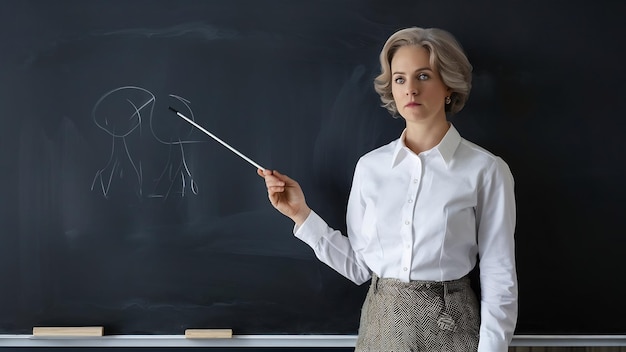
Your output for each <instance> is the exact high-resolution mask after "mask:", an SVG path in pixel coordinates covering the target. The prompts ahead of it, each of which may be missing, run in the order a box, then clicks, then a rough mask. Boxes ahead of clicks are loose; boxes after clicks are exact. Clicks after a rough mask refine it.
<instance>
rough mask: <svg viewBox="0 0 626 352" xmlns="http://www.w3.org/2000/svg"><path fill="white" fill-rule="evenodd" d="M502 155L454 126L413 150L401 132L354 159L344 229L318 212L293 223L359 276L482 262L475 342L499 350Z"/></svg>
mask: <svg viewBox="0 0 626 352" xmlns="http://www.w3.org/2000/svg"><path fill="white" fill-rule="evenodd" d="M513 188H514V185H513V176H512V175H511V172H510V170H509V167H508V166H507V164H506V163H505V162H504V161H503V160H502V159H500V158H499V157H497V156H494V155H493V154H491V153H489V152H488V151H486V150H485V149H483V148H481V147H479V146H477V145H475V144H473V143H471V142H468V141H467V140H465V139H463V138H462V137H461V136H460V135H459V133H458V131H457V130H456V129H455V128H454V126H452V125H450V128H449V130H448V132H447V133H446V135H445V136H444V138H443V139H442V140H441V142H440V143H439V144H438V145H437V146H435V147H434V148H432V149H430V150H428V151H424V152H422V153H420V154H417V155H416V154H415V153H413V152H412V151H411V150H410V149H408V148H407V147H406V145H405V144H404V132H403V134H402V136H400V138H399V139H397V140H395V141H393V142H391V143H390V144H387V145H385V146H382V147H380V148H378V149H376V150H373V151H371V152H369V153H367V154H366V155H364V156H363V157H361V159H360V160H359V161H358V163H357V165H356V169H355V172H354V179H353V183H352V188H351V192H350V198H349V200H348V210H347V216H346V221H347V230H348V236H347V237H346V236H343V235H342V234H341V233H340V232H339V231H336V230H333V229H332V228H330V227H329V226H328V225H327V224H326V222H324V220H322V219H321V218H320V217H319V216H318V215H317V214H316V213H315V212H311V215H309V217H308V218H307V219H306V221H305V222H304V223H303V224H302V225H301V226H300V227H297V228H294V233H295V235H296V237H298V238H300V239H301V240H303V241H304V242H306V243H307V244H308V245H309V246H311V248H313V250H314V251H315V254H316V256H317V257H318V258H319V259H320V260H321V261H322V262H324V263H326V264H328V265H329V266H330V267H332V268H333V269H335V270H336V271H338V272H339V273H340V274H342V275H344V276H345V277H346V278H348V279H350V280H352V281H353V282H355V283H357V284H362V283H364V282H366V281H368V280H369V279H370V278H371V273H372V272H374V273H376V274H377V275H378V276H379V277H382V278H397V279H400V280H402V281H404V282H408V281H410V280H429V281H448V280H455V279H459V278H461V277H463V276H465V275H467V274H468V273H469V272H470V271H471V270H472V268H473V267H474V266H475V264H476V262H477V255H478V258H479V259H480V260H479V263H480V264H479V265H480V283H481V297H480V298H481V327H480V342H479V348H478V350H479V351H481V352H482V351H490V352H492V351H506V350H507V349H508V345H509V343H510V341H511V339H512V337H513V332H514V329H515V324H516V321H517V275H516V272H515V249H514V245H515V243H514V231H515V195H514V189H513Z"/></svg>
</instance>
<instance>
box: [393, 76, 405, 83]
mask: <svg viewBox="0 0 626 352" xmlns="http://www.w3.org/2000/svg"><path fill="white" fill-rule="evenodd" d="M394 81H395V82H396V83H397V84H402V83H404V78H402V77H397V78H396V79H395V80H394Z"/></svg>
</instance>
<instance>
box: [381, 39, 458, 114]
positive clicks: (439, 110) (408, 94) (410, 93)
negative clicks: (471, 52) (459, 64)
mask: <svg viewBox="0 0 626 352" xmlns="http://www.w3.org/2000/svg"><path fill="white" fill-rule="evenodd" d="M448 91H449V89H448V87H446V85H445V84H444V83H443V81H442V80H441V77H440V76H439V72H437V71H435V68H434V67H431V65H430V53H429V52H428V50H426V48H424V47H422V46H418V45H405V46H402V47H400V48H398V49H397V51H396V53H395V54H394V56H393V58H392V59H391V92H392V94H393V100H394V101H395V103H396V107H397V109H398V113H400V115H401V116H402V117H403V118H404V119H405V120H406V121H407V122H410V121H413V122H434V121H436V120H437V119H443V120H444V121H445V119H446V113H445V99H446V97H447V96H448V95H449V92H448Z"/></svg>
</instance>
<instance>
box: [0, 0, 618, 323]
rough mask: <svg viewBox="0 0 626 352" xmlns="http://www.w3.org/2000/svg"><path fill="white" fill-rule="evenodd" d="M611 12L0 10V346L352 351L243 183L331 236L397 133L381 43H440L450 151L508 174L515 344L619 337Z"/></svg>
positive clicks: (586, 7) (528, 4) (334, 4)
mask: <svg viewBox="0 0 626 352" xmlns="http://www.w3.org/2000/svg"><path fill="white" fill-rule="evenodd" d="M624 13H626V5H624V3H623V2H620V1H589V0H584V1H581V0H574V1H567V2H546V1H508V2H497V3H493V2H490V1H478V2H476V1H472V2H467V1H462V0H455V1H443V2H431V1H414V0H400V1H336V0H323V1H318V0H316V1H292V0H265V1H258V0H254V1H242V0H236V1H233V0H223V1H221V0H218V1H189V0H181V1H159V0H154V1H140V0H135V1H126V0H123V1H121V0H109V1H98V0H94V1H68V0H63V1H53V2H51V1H44V0H41V1H2V2H0V29H1V30H0V46H1V47H0V48H1V50H0V82H1V83H0V102H1V103H0V126H1V128H0V136H1V138H0V140H1V143H2V144H1V145H2V148H0V165H1V170H0V285H1V286H0V287H1V288H0V333H4V334H24V333H30V332H31V329H32V327H33V326H63V325H69V326H77V325H78V326H86V325H102V326H104V327H105V332H106V333H109V334H182V333H183V332H184V329H186V328H198V327H214V328H232V329H233V330H234V332H235V333H236V334H355V333H356V332H357V327H358V317H359V309H360V305H361V303H362V300H363V297H364V294H365V289H366V287H365V286H366V285H364V286H362V287H358V286H355V285H353V284H352V283H350V282H348V281H347V280H345V279H343V278H342V277H340V276H339V275H338V274H336V273H335V272H333V271H332V270H330V269H329V268H327V267H326V266H325V265H324V264H321V263H319V262H318V261H317V260H316V259H315V257H314V255H313V253H312V251H311V250H310V249H309V248H308V247H307V246H306V245H304V244H303V243H301V242H300V241H299V240H297V239H295V238H293V236H292V235H291V231H292V224H291V223H290V221H289V220H287V219H286V218H284V217H282V216H281V215H280V214H278V213H277V212H276V211H275V210H274V209H273V208H271V206H270V205H269V203H268V201H267V197H266V193H265V187H264V184H263V183H262V180H261V179H260V178H259V177H258V176H257V175H256V170H255V168H254V167H252V166H251V165H250V164H248V163H246V162H245V161H244V160H242V159H241V158H239V157H237V156H236V155H234V154H233V153H231V152H230V151H228V150H227V149H225V148H224V147H222V146H221V145H219V144H217V143H216V142H215V141H213V140H211V139H210V138H208V137H207V136H206V135H204V134H202V133H201V132H199V131H197V130H194V129H193V128H192V127H190V125H188V124H186V123H185V122H184V121H182V120H181V119H180V118H178V117H176V115H174V114H173V113H172V112H171V111H168V109H167V107H168V106H173V107H175V108H176V109H178V110H180V111H181V112H183V113H184V114H185V115H187V116H193V118H194V119H195V121H196V122H198V123H199V124H201V125H203V126H204V127H205V128H207V129H208V130H210V131H211V132H213V133H214V134H216V135H217V136H219V137H220V138H222V139H223V140H225V141H227V142H228V143H229V144H231V145H232V146H234V147H235V148H237V149H238V150H240V151H241V152H242V153H244V154H246V155H247V156H249V157H250V158H252V159H253V160H255V161H256V162H258V163H260V164H261V165H263V166H265V167H268V168H273V169H279V170H281V171H282V172H284V173H287V174H289V175H291V176H292V177H294V178H295V179H297V180H299V181H300V183H301V185H302V187H303V188H304V190H305V192H306V195H307V200H308V202H309V204H310V205H311V206H312V207H313V208H315V209H316V210H317V212H318V213H320V214H321V215H322V216H323V217H324V218H325V219H326V220H327V221H328V223H329V224H331V225H332V226H334V227H336V228H339V229H343V227H345V223H344V218H343V217H344V210H345V206H346V200H347V194H348V191H349V187H350V182H351V177H352V171H353V168H354V165H355V163H356V161H357V159H358V157H359V156H360V155H362V154H364V153H365V152H367V151H369V150H371V149H373V148H375V147H377V146H380V145H382V144H385V143H388V142H389V141H391V140H392V139H395V138H396V137H397V136H398V135H399V133H400V131H401V129H402V127H403V126H402V123H401V121H398V120H393V119H392V118H391V117H390V116H388V114H387V112H386V111H385V110H384V109H382V108H381V107H380V106H379V100H378V97H377V95H376V94H375V92H374V90H373V87H372V79H373V77H374V76H375V75H376V74H377V69H378V67H377V64H378V63H377V55H378V52H379V50H380V48H381V46H382V44H383V42H384V40H385V39H386V38H387V37H388V36H389V35H390V34H391V33H393V32H394V31H395V30H397V29H399V28H403V27H407V26H413V25H417V26H422V27H440V28H444V29H447V30H449V31H450V32H452V33H454V34H455V35H456V36H457V38H458V39H459V40H460V42H461V43H462V44H463V46H464V47H465V49H466V51H467V53H468V56H469V58H470V61H471V62H472V63H473V65H474V88H473V91H472V94H471V96H470V99H469V102H468V104H467V106H466V108H465V109H464V110H463V111H462V112H461V113H460V114H459V115H458V116H456V117H454V118H453V119H452V122H453V123H454V124H455V126H456V127H457V129H459V130H460V132H461V133H462V135H463V136H464V137H465V138H467V139H469V140H471V141H473V142H475V143H478V144H480V145H482V146H484V147H486V148H488V149H490V150H491V151H493V152H494V153H495V154H498V155H501V156H502V157H503V158H504V159H505V160H506V161H507V162H508V163H509V165H510V167H511V169H512V171H513V174H514V176H515V179H516V192H517V200H518V210H519V212H518V226H517V255H518V272H519V281H520V316H519V324H518V329H517V333H518V334H549V335H551V334H624V333H626V328H625V327H624V324H623V323H622V317H623V316H624V315H626V307H625V305H624V300H623V297H625V296H626V283H625V282H624V280H623V278H622V276H623V272H624V264H623V260H622V257H623V249H624V248H626V236H624V235H625V232H624V231H625V230H624V229H625V228H626V221H625V219H626V217H625V216H624V212H625V210H626V206H625V202H624V199H625V198H626V187H624V184H623V183H624V180H626V177H625V176H626V168H625V166H624V155H625V149H626V147H625V145H626V144H625V143H624V134H625V133H624V129H625V128H626V123H625V122H624V121H625V118H624V113H623V111H622V109H623V101H622V99H623V97H624V95H625V94H624V93H625V89H624V82H625V81H626V69H625V65H624V62H626V56H625V55H624V54H623V46H624V44H623V39H622V38H623V36H624V34H626V25H624V21H623V15H624Z"/></svg>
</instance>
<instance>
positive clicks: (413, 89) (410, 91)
mask: <svg viewBox="0 0 626 352" xmlns="http://www.w3.org/2000/svg"><path fill="white" fill-rule="evenodd" d="M417 93H418V90H417V85H416V84H411V83H409V84H407V85H406V95H417Z"/></svg>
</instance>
